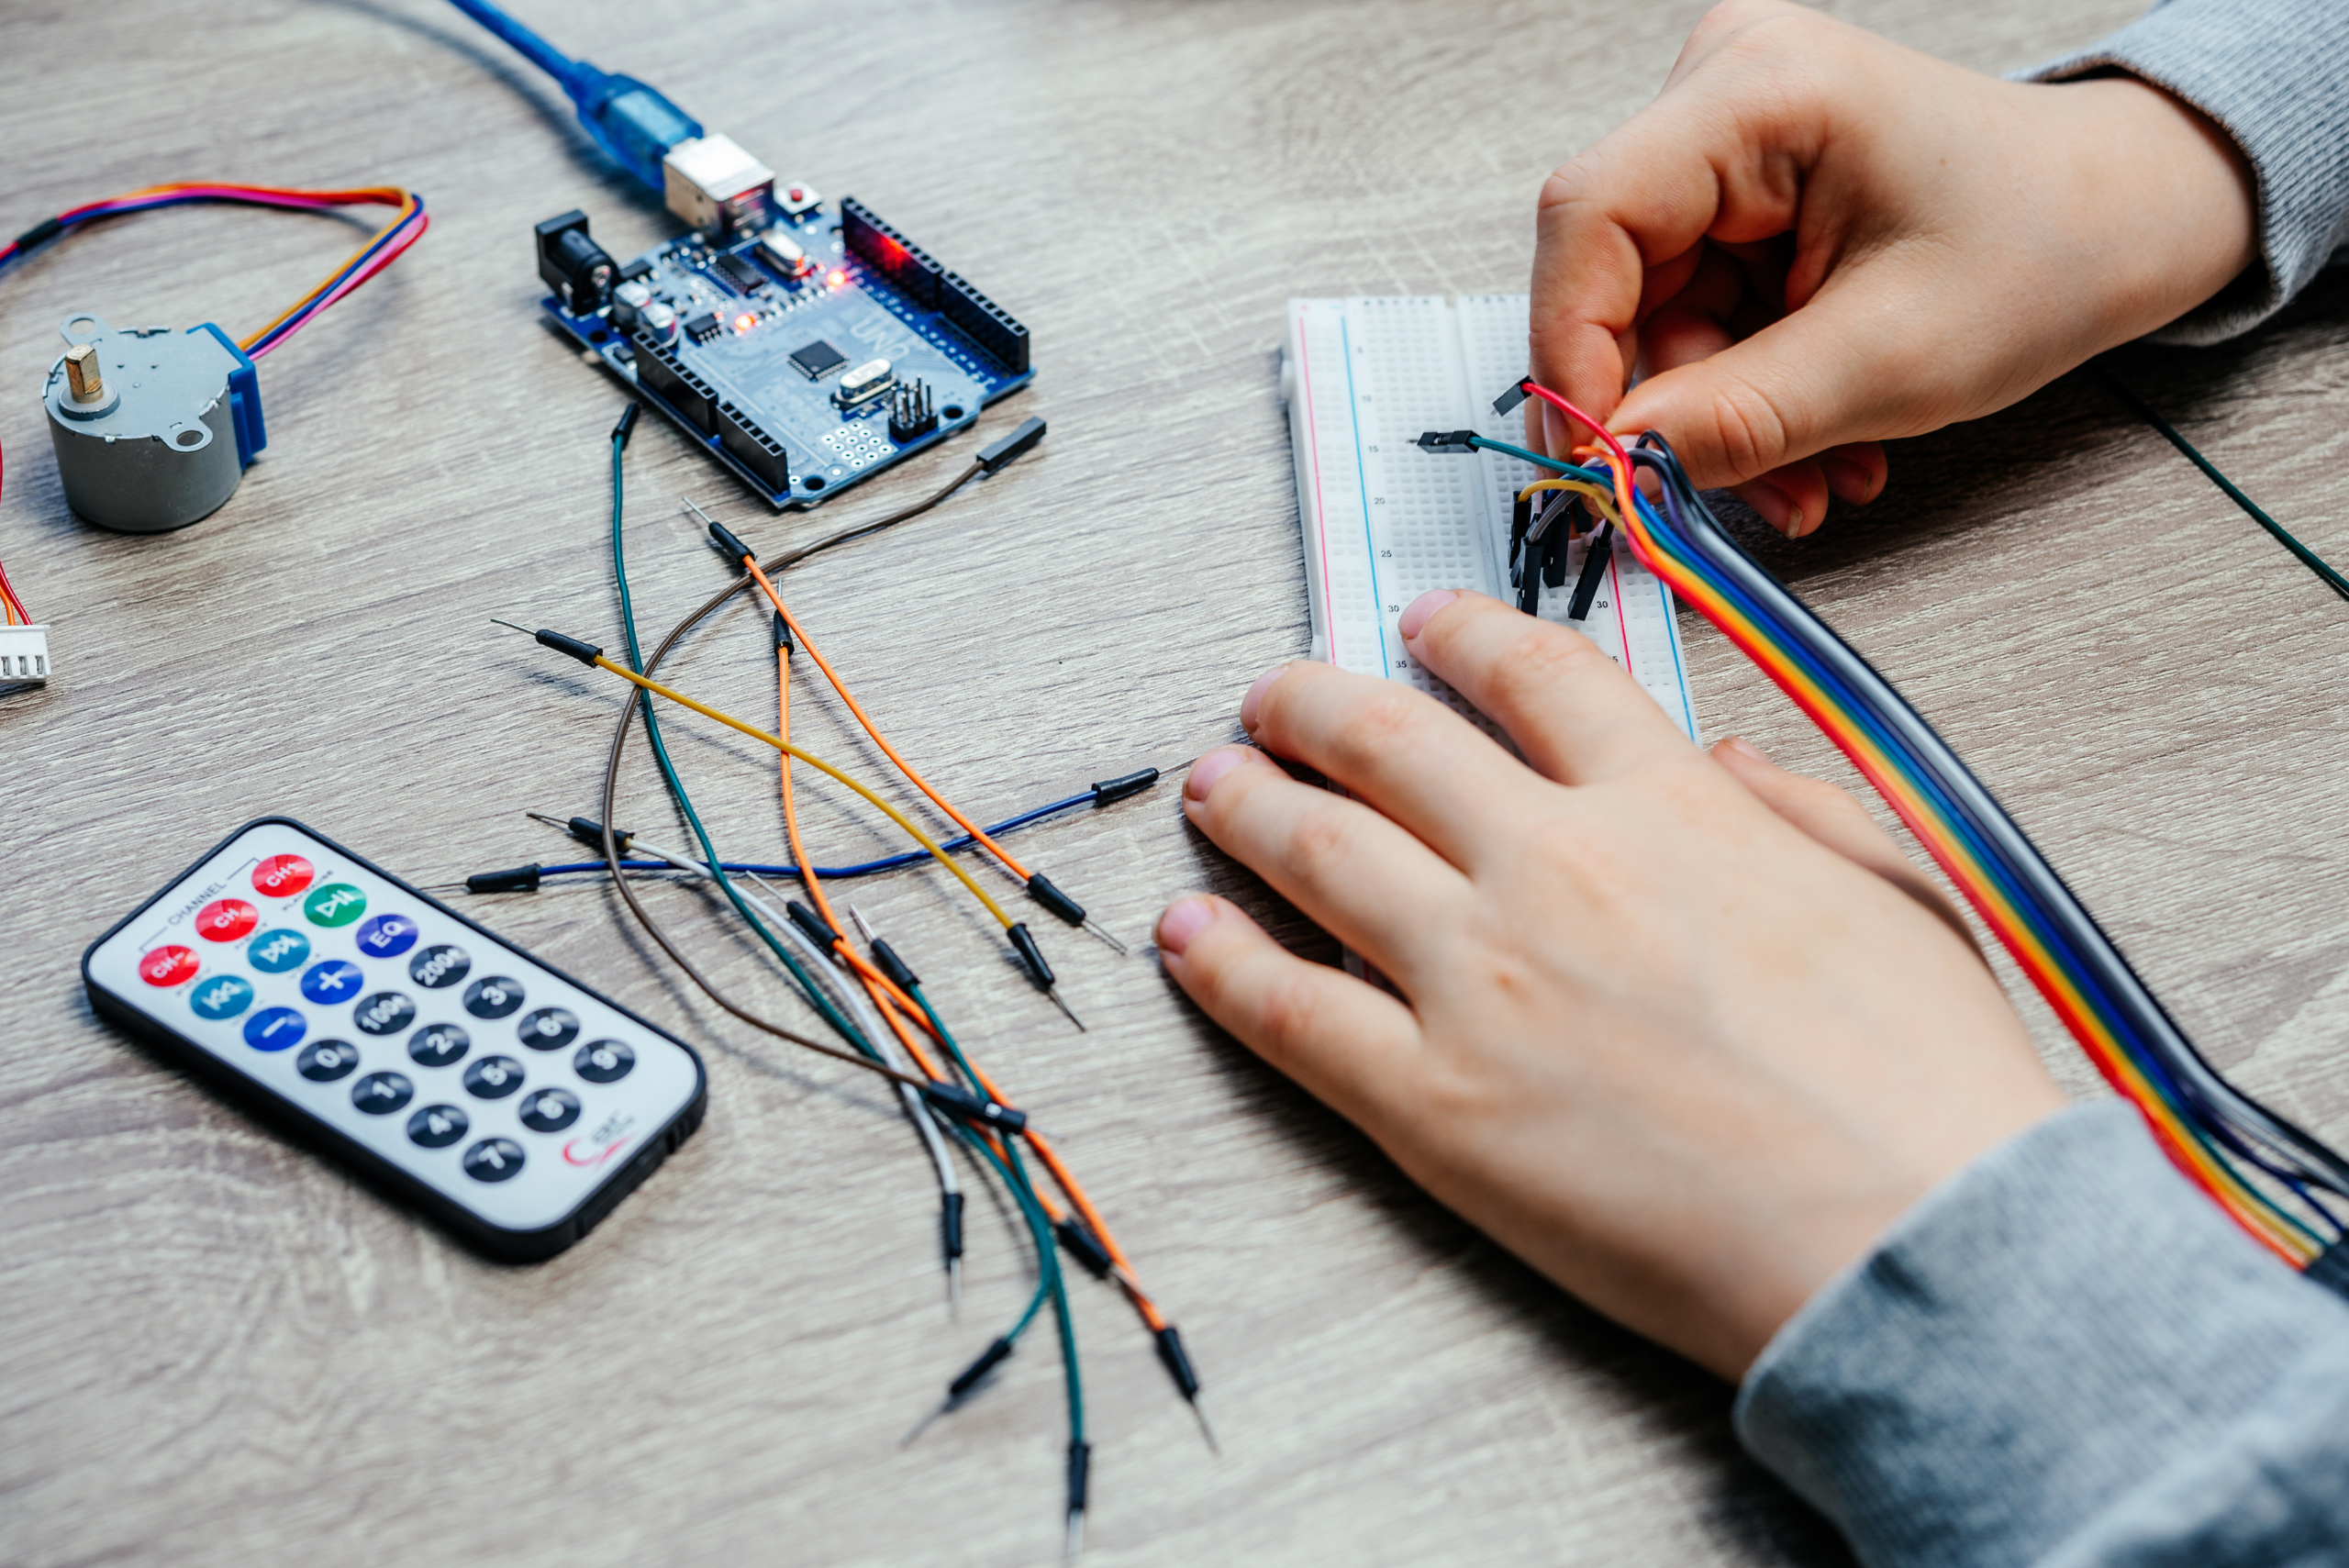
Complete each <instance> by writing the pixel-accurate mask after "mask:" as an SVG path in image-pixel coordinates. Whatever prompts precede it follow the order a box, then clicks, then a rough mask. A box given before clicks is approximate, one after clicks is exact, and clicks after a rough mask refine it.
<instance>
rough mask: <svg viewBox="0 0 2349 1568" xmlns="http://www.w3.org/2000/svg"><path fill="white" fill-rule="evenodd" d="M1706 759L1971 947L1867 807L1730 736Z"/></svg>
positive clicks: (1969, 936)
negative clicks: (1906, 897) (1913, 902)
mask: <svg viewBox="0 0 2349 1568" xmlns="http://www.w3.org/2000/svg"><path fill="white" fill-rule="evenodd" d="M1711 756H1712V759H1713V761H1714V762H1719V763H1720V765H1721V766H1722V767H1723V768H1725V769H1726V770H1728V772H1729V774H1730V776H1731V778H1733V779H1735V780H1737V782H1738V783H1739V784H1743V785H1744V786H1745V789H1746V792H1747V793H1748V794H1750V795H1753V797H1754V798H1755V799H1756V800H1759V801H1760V802H1761V803H1762V804H1763V805H1765V806H1768V807H1769V808H1770V809H1771V810H1772V811H1773V812H1776V814H1777V815H1778V816H1779V817H1781V818H1783V819H1784V820H1785V821H1786V822H1787V823H1788V824H1789V825H1791V826H1793V827H1794V828H1798V829H1799V830H1800V831H1801V832H1802V833H1803V834H1804V835H1805V836H1807V837H1808V838H1809V839H1811V840H1814V841H1815V842H1817V843H1819V844H1820V845H1821V846H1823V847H1825V848H1827V849H1830V850H1832V851H1835V852H1836V853H1837V854H1839V855H1841V856H1842V857H1843V858H1844V859H1845V860H1847V861H1850V862H1852V863H1853V864H1854V865H1856V866H1859V867H1860V868H1861V869H1863V870H1865V871H1872V872H1874V873H1876V875H1878V876H1880V877H1882V878H1884V880H1885V881H1887V882H1888V883H1890V884H1892V885H1893V886H1895V887H1897V888H1898V889H1900V891H1901V892H1903V893H1906V894H1907V895H1909V897H1911V898H1914V899H1915V900H1916V901H1917V902H1918V903H1920V904H1921V905H1923V906H1925V907H1926V908H1928V909H1930V910H1932V912H1933V914H1934V915H1936V916H1938V917H1940V918H1941V919H1942V920H1943V921H1944V922H1946V923H1947V925H1948V926H1949V928H1950V929H1952V930H1954V931H1955V932H1956V933H1957V934H1958V936H1959V938H1960V939H1962V940H1964V941H1965V945H1966V946H1967V947H1969V948H1970V947H1974V945H1975V943H1974V933H1973V932H1971V931H1969V930H1967V929H1965V917H1964V916H1963V915H1961V914H1959V913H1958V912H1957V906H1955V905H1954V904H1952V903H1951V902H1950V901H1949V900H1948V899H1947V898H1945V897H1943V895H1942V891H1941V889H1940V888H1938V887H1935V886H1934V885H1933V884H1932V880H1931V879H1929V878H1928V877H1927V876H1926V875H1925V873H1922V872H1920V871H1919V870H1918V869H1917V867H1916V864H1915V862H1912V861H1910V860H1909V857H1908V856H1907V855H1905V854H1903V853H1901V852H1900V846H1899V845H1898V844H1897V843H1895V842H1893V840H1892V835H1890V834H1889V833H1887V832H1886V831H1885V830H1884V829H1883V828H1879V827H1877V826H1876V818H1875V817H1871V816H1869V815H1868V809H1867V807H1866V806H1862V805H1861V804H1860V803H1859V802H1858V801H1857V800H1855V799H1854V798H1853V797H1852V795H1851V793H1850V792H1849V791H1847V790H1841V789H1838V788H1836V787H1835V786H1834V785H1833V784H1829V783H1828V782H1827V781H1826V780H1825V779H1814V778H1808V777H1805V776H1804V775H1803V774H1801V773H1788V772H1787V771H1786V770H1785V769H1783V768H1781V767H1779V766H1778V765H1777V764H1776V763H1775V762H1771V761H1770V759H1769V758H1768V757H1767V756H1765V755H1764V754H1763V751H1762V749H1761V748H1760V747H1758V746H1756V745H1754V744H1753V742H1752V741H1750V740H1745V739H1743V738H1742V737H1740V736H1734V735H1732V736H1731V737H1730V738H1729V739H1728V740H1723V741H1721V742H1720V744H1718V745H1716V746H1715V747H1713V749H1712V752H1711ZM1976 951H1980V950H1979V949H1976Z"/></svg>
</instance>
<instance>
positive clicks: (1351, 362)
mask: <svg viewBox="0 0 2349 1568" xmlns="http://www.w3.org/2000/svg"><path fill="white" fill-rule="evenodd" d="M1527 310H1528V296H1526V295H1521V294H1515V295H1510V294H1479V295H1460V296H1459V297H1458V298H1457V299H1453V300H1446V299H1444V298H1443V297H1442V296H1441V295H1392V296H1380V295H1358V296H1355V297H1353V298H1350V299H1293V300H1291V301H1289V303H1288V336H1287V343H1286V352H1285V357H1284V359H1283V361H1282V365H1281V395H1282V396H1283V397H1284V398H1286V400H1287V402H1288V409H1289V433H1290V438H1291V439H1292V440H1293V441H1294V443H1295V446H1296V451H1297V509H1298V514H1299V517H1300V520H1301V522H1302V524H1303V527H1304V530H1305V578H1306V587H1307V592H1308V597H1309V598H1310V600H1311V602H1312V606H1313V657H1314V658H1316V659H1321V660H1326V661H1327V662H1330V663H1332V664H1336V665H1338V666H1339V667H1340V668H1341V669H1346V670H1353V671H1357V672H1360V673H1364V674H1375V675H1384V676H1386V678H1387V679H1389V680H1396V681H1404V682H1408V684H1411V685H1414V686H1416V687H1418V688H1419V690H1421V691H1423V692H1427V693H1428V694H1430V695H1432V696H1435V697H1437V698H1439V699H1440V700H1442V701H1443V702H1445V703H1447V704H1449V705H1450V706H1453V707H1454V708H1456V709H1458V710H1459V711H1460V712H1462V713H1464V714H1467V715H1468V716H1469V717H1471V718H1474V719H1475V720H1476V721H1477V722H1478V724H1479V725H1480V726H1483V727H1484V728H1486V729H1487V730H1489V729H1490V726H1489V725H1485V724H1484V720H1483V718H1482V717H1481V716H1479V715H1476V714H1475V713H1474V712H1473V711H1472V710H1471V709H1470V708H1469V707H1468V706H1467V705H1466V704H1465V703H1464V702H1462V701H1461V699H1460V698H1459V696H1458V695H1455V694H1454V693H1453V691H1452V690H1451V688H1449V687H1448V686H1446V685H1444V684H1443V683H1442V682H1441V681H1439V680H1437V679H1435V678H1434V677H1433V676H1432V675H1431V674H1430V673H1428V672H1427V671H1425V670H1423V669H1421V668H1420V667H1419V662H1418V661H1416V660H1414V659H1413V658H1412V657H1411V656H1410V654H1409V652H1408V651H1406V649H1405V648H1404V646H1403V639H1402V637H1401V635H1400V634H1399V633H1398V632H1397V630H1396V625H1395V623H1396V619H1397V617H1399V616H1400V615H1401V614H1402V612H1403V606H1406V605H1408V604H1409V603H1410V602H1411V601H1412V600H1413V599H1415V598H1417V597H1419V595H1421V594H1424V593H1426V592H1428V591H1429V590H1431V589H1434V588H1473V589H1475V590H1476V591H1477V592H1479V593H1483V594H1489V595H1492V596H1493V597H1495V598H1497V599H1502V600H1507V601H1509V602H1514V600H1515V591H1514V590H1513V589H1511V588H1510V587H1509V585H1508V523H1509V512H1510V509H1511V506H1512V504H1513V503H1514V501H1515V499H1516V496H1517V492H1518V491H1519V490H1520V488H1522V487H1523V486H1525V485H1526V484H1531V482H1532V481H1533V480H1535V479H1537V478H1541V477H1542V474H1541V473H1538V472H1537V471H1536V470H1535V469H1534V468H1533V467H1532V466H1531V464H1529V463H1525V462H1520V461H1519V460H1517V459H1515V458H1512V457H1508V456H1505V455H1503V454H1501V453H1498V452H1490V451H1479V452H1477V453H1475V455H1474V456H1468V457H1464V456H1462V455H1460V454H1458V453H1446V452H1430V451H1422V450H1420V449H1419V447H1418V446H1417V445H1416V444H1415V443H1416V442H1417V440H1418V439H1419V432H1420V431H1422V430H1460V429H1473V430H1475V432H1476V433H1477V434H1479V435H1482V436H1488V437H1491V438H1492V439H1496V440H1503V441H1508V442H1510V443H1512V444H1514V445H1519V446H1522V445H1524V444H1525V427H1524V417H1523V412H1522V410H1519V411H1515V412H1512V413H1509V414H1508V415H1505V416H1503V415H1496V414H1494V412H1493V408H1492V405H1493V399H1494V398H1496V397H1497V396H1499V395H1500V394H1501V393H1502V392H1503V391H1505V390H1507V389H1508V386H1509V385H1510V384H1512V383H1514V382H1515V381H1517V380H1518V379H1519V378H1520V376H1522V375H1524V373H1525V341H1526V319H1527ZM1581 567H1582V552H1581V550H1579V549H1577V550H1575V553H1574V556H1573V558H1572V559H1571V560H1570V561H1569V562H1568V574H1567V579H1566V581H1567V582H1568V584H1572V583H1573V581H1574V573H1577V572H1579V571H1580V570H1581ZM1567 599H1568V595H1567V591H1566V590H1564V589H1553V590H1545V591H1544V592H1543V594H1542V618H1543V619H1544V620H1553V621H1558V622H1560V623H1562V624H1564V625H1567V626H1572V627H1574V628H1575V629H1576V630H1578V631H1580V632H1582V633H1583V634H1584V635H1585V636H1586V637H1588V638H1589V639H1591V640H1592V641H1593V642H1595V643H1597V644H1598V646H1599V647H1600V648H1601V649H1603V650H1605V651H1606V653H1607V656H1608V657H1609V658H1610V659H1612V660H1614V661H1615V662H1617V663H1618V664H1620V665H1621V666H1622V667H1623V668H1624V669H1626V670H1628V671H1630V672H1631V677H1632V679H1634V680H1636V681H1638V682H1639V683H1640V684H1641V685H1642V687H1644V688H1646V690H1647V691H1648V693H1649V695H1652V696H1653V697H1654V698H1655V700H1656V702H1657V703H1658V704H1659V705H1660V706H1662V707H1663V708H1664V712H1666V713H1667V714H1670V715H1671V716H1672V720H1673V722H1674V723H1675V724H1677V725H1679V726H1680V728H1682V729H1683V730H1684V731H1685V732H1686V733H1687V736H1688V739H1689V740H1696V739H1697V710H1696V705H1695V704H1694V703H1693V702H1692V701H1691V700H1690V698H1689V695H1688V676H1687V662H1686V661H1685V660H1683V659H1682V657H1681V651H1680V633H1679V629H1678V628H1677V627H1676V626H1675V624H1674V620H1673V613H1672V591H1671V590H1670V589H1669V588H1667V587H1665V586H1664V584H1663V583H1661V582H1660V581H1658V580H1657V579H1656V577H1655V576H1654V575H1653V573H1650V572H1649V571H1648V570H1647V569H1646V568H1645V567H1643V566H1642V565H1641V564H1640V563H1639V562H1638V561H1637V560H1636V559H1634V558H1633V556H1632V554H1631V550H1630V548H1629V546H1628V545H1625V544H1622V543H1620V542H1619V543H1618V545H1617V548H1616V550H1615V552H1614V558H1613V561H1612V563H1611V564H1610V565H1609V567H1608V573H1607V579H1606V582H1605V584H1603V586H1602V587H1601V588H1600V590H1599V594H1598V599H1597V600H1596V601H1595V602H1594V603H1593V605H1592V606H1591V611H1590V617H1589V618H1588V619H1587V620H1585V621H1580V622H1575V621H1568V620H1567V619H1566V618H1565V617H1566V606H1567Z"/></svg>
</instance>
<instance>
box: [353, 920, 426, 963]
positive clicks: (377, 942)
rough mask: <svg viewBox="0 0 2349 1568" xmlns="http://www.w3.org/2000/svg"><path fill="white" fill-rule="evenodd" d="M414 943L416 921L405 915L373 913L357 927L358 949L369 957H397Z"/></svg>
mask: <svg viewBox="0 0 2349 1568" xmlns="http://www.w3.org/2000/svg"><path fill="white" fill-rule="evenodd" d="M415 945H416V922H415V921H413V920H411V919H409V918H408V917H406V916H405V915H374V916H370V917H368V919H367V920H366V922H365V923H364V924H362V926H361V927H360V928H359V951H361V952H363V953H365V954H366V955H367V956H368V957H369V958H397V957H399V955H400V954H402V953H404V952H406V951H407V950H408V949H410V948H412V947H414V946H415Z"/></svg>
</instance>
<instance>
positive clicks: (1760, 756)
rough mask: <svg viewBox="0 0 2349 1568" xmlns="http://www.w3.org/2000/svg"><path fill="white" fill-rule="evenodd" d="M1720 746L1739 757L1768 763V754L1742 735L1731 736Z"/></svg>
mask: <svg viewBox="0 0 2349 1568" xmlns="http://www.w3.org/2000/svg"><path fill="white" fill-rule="evenodd" d="M1721 744H1722V745H1723V746H1724V747H1726V748H1728V749H1729V750H1730V751H1734V752H1736V753H1737V754H1738V755H1739V756H1741V757H1751V758H1753V760H1754V761H1755V762H1765V763H1766V762H1769V761H1770V758H1769V754H1768V753H1767V752H1765V751H1763V750H1762V748H1761V747H1759V746H1756V745H1755V744H1754V743H1753V741H1751V740H1747V739H1746V738H1745V737H1744V736H1742V735H1732V736H1731V737H1730V738H1729V739H1728V740H1724V741H1722V742H1721Z"/></svg>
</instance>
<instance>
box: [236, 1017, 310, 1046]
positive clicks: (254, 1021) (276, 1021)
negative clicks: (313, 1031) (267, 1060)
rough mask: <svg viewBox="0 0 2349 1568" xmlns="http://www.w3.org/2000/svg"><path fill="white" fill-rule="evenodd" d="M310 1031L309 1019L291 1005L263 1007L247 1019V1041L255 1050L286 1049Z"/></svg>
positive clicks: (299, 1042)
mask: <svg viewBox="0 0 2349 1568" xmlns="http://www.w3.org/2000/svg"><path fill="white" fill-rule="evenodd" d="M309 1032H310V1025H309V1020H308V1019H306V1018H303V1017H302V1015H301V1014H299V1013H297V1012H295V1010H294V1009H293V1008H291V1007H263V1008H262V1010H261V1011H260V1012H258V1013H255V1014H254V1015H253V1016H252V1017H251V1018H247V1019H246V1020H245V1043H246V1044H247V1045H250V1046H251V1047H252V1048H253V1049H254V1050H255V1051H284V1050H285V1049H287V1048H288V1047H290V1046H296V1045H299V1044H301V1043H302V1037H303V1036H304V1035H306V1034H308V1033H309Z"/></svg>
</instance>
